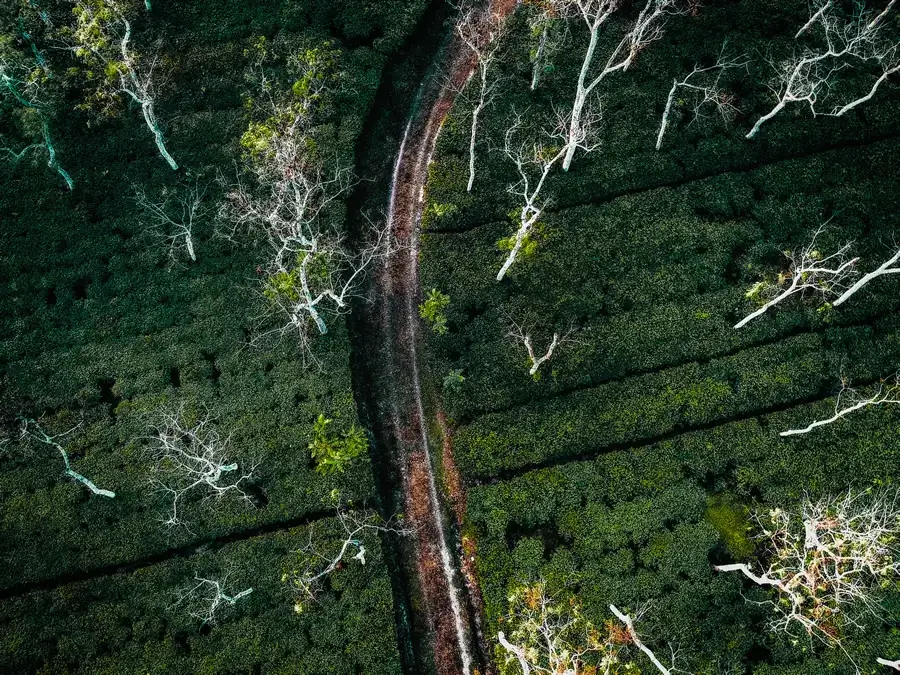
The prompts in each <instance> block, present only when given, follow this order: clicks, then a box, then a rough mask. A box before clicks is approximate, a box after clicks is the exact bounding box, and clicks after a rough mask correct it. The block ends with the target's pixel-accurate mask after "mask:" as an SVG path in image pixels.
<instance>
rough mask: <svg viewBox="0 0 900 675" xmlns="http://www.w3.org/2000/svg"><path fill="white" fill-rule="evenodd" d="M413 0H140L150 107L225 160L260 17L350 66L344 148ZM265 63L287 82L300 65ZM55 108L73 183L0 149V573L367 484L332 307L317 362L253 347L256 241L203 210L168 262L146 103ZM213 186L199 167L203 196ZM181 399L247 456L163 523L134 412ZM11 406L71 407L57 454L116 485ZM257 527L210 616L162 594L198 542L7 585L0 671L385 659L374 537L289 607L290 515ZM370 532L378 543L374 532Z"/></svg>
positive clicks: (221, 163)
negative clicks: (95, 116) (325, 437)
mask: <svg viewBox="0 0 900 675" xmlns="http://www.w3.org/2000/svg"><path fill="white" fill-rule="evenodd" d="M42 5H46V7H47V9H48V11H49V12H50V16H51V19H52V21H53V23H54V25H56V26H62V25H65V24H66V23H67V22H70V21H71V4H70V3H68V2H50V1H48V2H46V3H42ZM424 6H425V2H424V1H423V0H402V1H398V2H390V3H375V4H373V3H368V2H355V1H353V0H351V1H349V2H342V3H333V2H320V1H314V0H310V1H308V2H305V1H302V0H301V1H300V2H293V1H292V2H281V1H280V0H271V1H270V0H263V2H259V3H246V2H242V1H240V2H238V1H235V2H231V1H230V0H226V1H225V2H215V3H211V2H183V1H180V0H179V1H176V0H170V1H169V0H158V1H157V2H154V3H153V11H152V12H150V13H146V12H145V11H144V9H143V5H142V3H141V6H140V12H138V14H137V17H136V19H135V23H134V40H135V46H136V48H139V49H140V50H142V52H144V53H153V51H154V50H155V48H156V47H155V43H156V40H157V39H160V47H159V50H160V51H159V61H158V63H157V67H158V71H157V72H158V74H159V76H160V77H159V79H158V82H159V83H160V91H159V96H158V99H157V105H158V116H159V119H160V120H164V121H166V122H167V125H166V129H165V133H166V140H167V144H168V145H169V147H170V149H171V150H172V153H173V154H174V155H176V156H177V157H178V158H179V160H180V161H181V162H182V164H183V165H184V167H185V169H186V171H187V174H188V178H190V179H193V177H194V176H195V175H199V176H202V177H203V178H205V179H211V178H212V177H213V176H214V174H215V172H216V170H221V171H223V172H225V173H226V174H228V173H231V171H232V169H231V168H230V167H231V166H232V162H233V160H235V159H238V158H239V157H240V155H241V153H242V148H241V145H240V139H241V134H242V133H243V132H244V131H245V130H246V128H247V125H248V122H249V120H248V117H247V113H246V111H245V110H244V109H243V101H244V97H245V95H246V93H247V92H246V91H245V88H247V87H248V86H249V85H246V84H245V83H244V82H243V80H242V77H241V74H242V73H244V71H245V69H246V68H247V66H248V65H249V63H250V62H251V61H252V58H253V56H252V53H249V50H248V44H249V45H251V46H252V44H251V42H250V41H251V39H252V38H253V36H259V35H264V36H266V37H267V45H268V48H269V49H271V50H272V51H273V52H275V53H277V54H278V55H279V58H281V59H282V61H281V62H282V65H283V60H284V57H285V55H286V54H288V53H290V52H291V51H292V50H296V49H298V48H301V47H306V48H309V45H315V44H328V45H329V46H330V48H333V50H334V52H335V53H336V54H337V55H336V56H335V58H336V59H338V60H339V62H340V66H341V71H342V72H343V73H344V74H345V81H344V82H343V88H342V93H341V94H340V96H339V100H338V101H336V103H335V106H336V107H337V108H339V110H340V113H341V114H340V116H339V119H336V120H333V123H332V124H331V127H330V128H329V138H330V139H331V140H330V142H329V145H328V150H329V152H332V153H335V155H338V156H340V157H341V158H344V159H349V160H350V161H352V159H353V157H354V155H355V151H356V147H355V146H356V142H357V139H358V138H359V136H360V133H361V132H362V130H363V124H364V122H365V119H366V117H367V116H368V115H369V114H370V111H371V107H372V104H373V101H374V97H375V92H376V89H377V87H378V85H379V82H380V78H381V75H382V70H383V68H384V66H385V64H386V63H387V59H388V57H389V56H390V55H391V54H392V52H393V51H394V50H395V49H396V48H397V47H399V46H400V44H401V43H402V42H403V40H404V39H405V37H406V35H407V32H408V31H409V30H410V29H411V27H412V26H413V25H415V22H416V20H417V18H418V16H419V15H420V13H421V11H422V10H423V9H424ZM6 9H7V8H6V7H4V8H3V10H2V11H0V19H2V20H4V21H5V19H6V18H7V17H6ZM35 34H36V35H37V32H35ZM15 46H16V48H22V47H26V45H24V44H18V43H17V44H16V45H15ZM67 58H68V57H67V55H66V54H65V53H64V52H57V51H54V52H53V53H52V55H51V56H49V57H48V61H49V62H50V65H51V66H52V67H53V68H54V69H55V72H61V73H65V71H66V68H67V67H68V65H70V64H69V62H68V61H67ZM276 75H277V76H278V77H282V76H283V79H284V80H285V81H287V85H286V89H285V91H290V87H291V84H293V83H295V82H296V80H293V81H289V80H290V78H289V77H287V75H289V74H288V73H284V72H282V71H278V72H277V74H276ZM56 81H57V82H59V84H60V86H61V87H62V89H63V91H64V92H65V100H66V101H68V102H72V101H77V100H80V96H81V94H83V92H82V91H80V89H79V87H80V84H79V83H78V82H77V81H76V79H74V78H66V79H63V78H59V79H58V80H56ZM57 98H60V97H57ZM57 98H54V99H53V101H54V103H56V102H57ZM4 105H6V104H3V103H0V134H3V135H4V141H9V142H10V143H11V144H12V145H16V144H17V143H18V142H19V141H20V140H23V139H22V133H23V130H22V129H21V128H20V126H18V125H13V124H11V123H10V119H11V118H10V117H9V116H8V115H7V112H8V108H7V107H2V106H4ZM60 105H62V104H60ZM52 112H54V113H55V112H59V113H60V115H59V116H58V122H57V124H56V127H55V128H54V139H55V140H56V141H57V145H58V148H57V150H58V151H59V153H60V157H66V159H67V160H68V161H67V164H66V169H67V170H69V172H70V173H71V174H72V175H73V178H75V182H76V190H75V191H74V192H73V193H65V192H64V191H63V188H64V186H63V185H62V184H61V183H60V182H58V181H57V177H56V176H54V175H53V174H50V173H49V172H47V170H46V167H43V166H38V167H31V166H29V165H28V164H27V163H24V162H20V163H18V164H17V165H12V164H10V163H7V162H0V213H2V214H3V215H2V221H3V224H2V227H0V288H2V290H0V315H2V317H3V319H2V321H0V404H2V413H3V414H2V418H0V422H2V423H3V428H2V436H0V439H6V438H9V437H11V438H12V440H11V441H10V442H9V443H6V444H5V445H4V446H3V452H2V454H0V514H2V516H0V568H2V569H3V575H2V580H0V587H2V588H4V589H9V588H10V587H14V586H17V585H18V584H23V583H31V582H42V581H46V580H52V579H55V578H58V577H60V576H63V575H77V574H79V573H87V574H90V573H91V572H92V571H96V570H97V569H99V568H102V567H104V566H113V567H114V566H116V565H120V564H123V563H124V564H127V563H133V562H136V561H141V560H145V559H148V558H150V557H160V558H165V557H166V552H167V551H170V550H182V551H187V550H190V547H191V546H193V545H194V544H199V543H201V542H205V541H215V540H217V538H222V537H237V538H239V537H241V536H243V534H242V533H245V534H246V533H247V531H248V530H249V529H252V528H277V527H278V524H279V523H291V522H298V521H301V520H302V519H304V518H305V517H308V516H314V515H317V514H321V512H322V511H323V510H325V509H327V508H328V507H327V506H326V505H327V504H329V503H330V501H329V496H330V495H331V494H332V493H333V492H334V491H335V490H337V491H339V492H340V494H341V495H342V496H343V497H344V498H346V499H348V500H352V501H353V502H354V503H357V504H362V503H365V502H367V501H371V500H372V499H373V495H374V485H373V481H372V472H371V467H370V466H369V465H368V463H367V462H366V461H362V460H363V458H364V456H365V452H364V451H365V447H366V444H365V437H364V435H363V432H362V430H361V429H360V428H359V427H358V426H356V422H357V408H356V404H355V401H354V400H353V396H352V392H351V382H350V371H349V342H348V339H347V332H346V329H345V327H344V325H343V323H342V322H338V323H335V325H334V326H333V330H330V331H329V333H328V335H326V336H323V337H322V338H321V339H320V340H318V341H317V343H316V347H315V350H316V351H315V356H316V357H317V359H319V361H320V363H321V370H317V369H308V368H304V367H303V364H302V362H301V359H300V355H299V353H298V349H297V348H296V345H295V344H293V343H292V342H291V340H290V338H289V337H285V338H284V339H283V340H281V341H277V342H276V341H272V342H269V343H267V344H266V345H265V346H264V347H262V348H258V347H251V346H250V345H249V344H248V342H249V341H250V339H251V338H252V337H253V336H254V335H255V334H256V333H255V331H256V330H257V328H258V326H257V317H259V316H260V314H262V313H264V311H265V306H266V304H265V303H266V301H265V299H264V298H263V297H261V295H262V294H261V293H260V292H259V279H258V274H257V272H256V269H257V266H258V265H260V263H261V262H263V261H264V256H265V252H264V251H263V250H262V249H261V248H259V247H257V246H254V245H242V246H234V245H232V244H230V243H228V242H226V241H224V240H223V239H221V238H218V237H216V236H214V232H213V229H212V224H211V223H210V222H207V223H204V224H202V225H201V226H200V227H198V228H197V230H195V232H194V240H195V245H196V247H197V257H198V261H197V263H196V264H193V265H190V266H182V265H179V264H175V265H171V264H170V262H169V260H168V256H167V254H166V251H165V249H164V248H160V247H157V246H155V245H154V242H153V241H152V238H150V237H148V236H147V235H146V232H145V228H144V225H143V223H142V217H141V212H140V209H139V208H138V207H137V206H136V204H135V203H134V201H133V199H132V195H133V190H132V183H136V184H139V185H140V186H142V187H143V188H145V189H146V191H147V192H148V194H157V193H159V192H160V191H161V190H162V189H163V188H166V187H172V186H173V185H174V184H175V183H177V182H178V181H179V177H178V176H177V175H173V174H172V172H171V171H170V170H169V169H168V168H167V167H166V166H165V163H164V162H162V160H161V159H160V158H159V156H158V154H157V153H156V149H155V147H154V145H153V140H152V137H150V135H149V134H147V133H146V129H145V128H144V126H143V122H142V121H141V119H140V116H139V115H122V116H117V117H115V118H112V119H106V120H101V121H97V120H89V118H88V116H87V115H86V114H85V113H84V112H72V111H71V110H66V109H65V108H60V110H59V111H56V110H54V111H52ZM62 113H65V114H62ZM220 199H221V194H220V190H218V188H216V187H214V186H211V187H210V189H209V192H208V200H209V202H210V204H217V203H218V201H219V200H220ZM344 215H345V209H344V208H343V207H341V208H336V209H334V213H333V214H331V216H332V220H331V221H330V222H329V225H330V226H333V227H334V228H335V230H336V231H338V232H340V231H341V230H342V229H343V227H344V223H343V219H344ZM180 402H185V403H186V404H187V405H188V406H190V407H191V408H193V409H198V410H199V409H207V410H209V411H210V412H211V415H212V416H213V418H214V421H215V423H216V425H217V428H219V429H220V430H222V432H223V434H227V433H229V432H231V433H232V434H233V435H232V443H231V445H232V448H233V449H234V458H233V461H235V462H237V463H238V464H239V465H241V466H249V465H251V464H256V465H257V468H256V471H255V476H256V477H255V479H254V480H253V483H252V487H251V489H250V490H249V493H250V501H249V502H243V501H240V500H223V501H221V502H219V503H217V504H214V505H211V504H208V503H200V502H199V501H197V500H191V501H190V502H186V503H185V505H184V506H185V509H186V511H185V515H186V520H187V521H188V522H189V523H190V529H186V528H182V529H175V530H170V531H167V530H166V529H165V528H164V527H163V525H162V524H161V522H160V520H161V519H162V518H163V517H164V515H165V511H166V499H165V496H164V495H160V494H154V493H153V489H152V487H151V486H150V485H149V478H150V475H149V471H150V468H151V466H152V462H151V461H150V458H149V457H148V455H147V453H146V452H145V449H146V445H147V442H146V440H144V439H143V438H142V436H144V435H146V434H147V433H148V431H149V429H148V424H147V416H148V415H150V414H152V413H153V412H154V411H156V410H158V409H159V408H161V407H167V406H177V405H178V404H179V403H180ZM18 414H23V415H27V416H30V417H33V418H40V419H41V421H42V424H43V425H44V427H45V428H46V430H47V431H48V433H51V434H55V433H60V432H62V431H65V430H68V429H70V428H72V427H76V426H77V429H76V430H75V431H74V432H73V433H72V434H70V435H69V436H67V437H66V448H67V451H68V452H69V455H70V457H71V461H72V465H73V467H74V468H75V469H76V470H78V471H80V472H81V473H83V474H85V475H86V476H89V477H90V478H91V479H92V480H94V481H95V482H96V483H97V484H98V485H102V486H103V487H106V485H105V483H108V484H109V489H112V490H115V492H116V497H115V499H102V498H100V499H98V498H92V497H91V496H90V495H89V494H88V492H87V490H86V489H85V488H84V487H83V486H81V485H79V484H77V483H75V482H74V481H72V480H70V479H68V478H66V477H65V476H64V475H63V474H62V462H61V460H60V458H59V455H58V453H56V454H54V452H49V451H47V452H45V451H44V450H45V449H44V448H41V447H37V446H33V447H31V448H30V449H29V448H26V447H25V446H24V445H23V444H21V443H19V442H17V441H16V440H15V432H16V430H15V426H14V424H7V422H13V420H14V418H15V416H16V415H18ZM320 415H324V416H325V418H328V419H334V420H335V423H334V426H335V427H338V430H339V431H341V432H344V433H345V435H347V437H348V442H349V443H350V445H352V446H353V447H352V448H351V450H352V451H351V453H350V454H352V455H354V456H359V459H358V460H357V461H354V462H351V463H349V464H348V465H347V466H346V467H345V468H344V470H343V471H342V472H340V473H336V474H334V475H327V476H323V475H320V474H319V473H317V472H316V466H315V462H314V461H313V460H312V458H311V457H310V453H309V449H308V446H309V444H310V443H311V442H312V441H313V439H314V437H315V429H314V425H315V423H316V420H317V419H318V418H319V416H320ZM348 430H349V431H348ZM342 442H343V441H342ZM200 496H202V495H199V494H198V497H200ZM211 507H213V508H211ZM317 536H319V535H317ZM273 541H277V542H279V543H278V544H277V545H273V547H274V548H273V549H272V550H268V549H266V547H265V546H263V549H262V550H260V551H257V550H256V549H255V548H254V547H255V546H256V544H255V543H254V542H256V540H252V541H248V542H245V543H242V544H236V545H235V546H234V547H231V548H228V549H226V550H223V551H221V560H219V562H220V563H221V567H222V568H225V567H227V565H228V564H229V563H230V562H232V558H234V559H235V560H236V561H237V562H235V564H237V565H238V566H240V567H241V570H242V572H243V573H244V574H243V579H244V580H246V581H247V585H252V586H254V588H255V591H254V593H253V594H252V596H250V598H249V599H248V600H247V604H242V605H239V606H238V607H237V608H236V610H235V612H234V614H233V617H234V619H233V620H234V622H235V623H233V624H228V625H227V626H226V625H222V626H218V627H216V628H214V629H213V630H212V632H210V633H208V634H207V633H205V632H204V633H203V634H200V633H198V632H197V626H190V625H188V622H187V621H181V622H179V621H180V620H175V619H170V618H168V616H167V615H166V614H165V613H164V609H165V607H166V606H168V604H170V602H171V601H172V597H171V596H170V592H171V591H174V590H177V588H176V587H177V586H181V585H183V582H184V581H185V580H188V581H189V580H190V578H191V576H192V574H193V568H192V567H190V569H189V566H190V565H193V562H194V561H195V560H196V561H197V562H198V563H200V562H203V561H204V560H206V558H205V557H203V556H200V557H197V556H193V557H191V558H189V559H186V560H181V559H178V558H176V559H175V560H173V561H171V562H167V563H164V564H162V565H160V566H151V567H147V568H146V569H141V570H140V571H138V572H136V573H134V574H133V575H131V576H127V577H126V576H121V577H113V578H112V579H111V580H110V579H101V580H98V581H96V582H91V583H87V584H84V585H81V586H72V585H64V586H62V587H61V588H60V589H59V590H58V591H53V592H52V593H47V594H37V595H35V594H32V595H29V596H25V597H20V598H13V599H10V600H5V601H4V602H3V603H0V616H2V617H3V619H2V620H0V625H2V626H3V628H2V629H0V633H2V634H3V638H0V639H3V640H6V641H5V642H4V646H3V651H2V653H0V671H3V672H7V671H9V672H19V671H32V672H34V671H37V670H38V669H39V668H40V667H41V665H42V664H44V663H46V672H60V673H62V672H110V673H113V672H114V673H123V672H185V673H187V672H192V673H195V672H196V673H199V672H218V673H223V672H253V670H254V668H256V667H258V666H259V667H262V668H263V669H272V670H279V669H280V671H281V672H303V673H311V672H335V673H354V672H367V673H368V672H373V673H396V672H397V671H398V670H399V665H398V663H397V660H398V657H397V646H396V639H395V634H394V630H393V626H392V619H393V610H392V599H391V594H390V589H389V586H388V581H387V577H386V571H385V567H384V564H383V561H382V560H381V557H380V554H378V553H373V557H372V559H371V561H367V562H368V563H369V564H367V565H366V566H365V568H361V569H360V570H351V569H348V570H346V571H343V572H341V573H339V574H338V575H336V576H335V578H334V579H333V581H332V589H333V591H334V592H333V593H331V592H329V593H326V594H325V596H326V597H325V599H324V600H323V602H322V603H321V606H319V607H316V608H310V609H309V610H308V612H307V613H306V614H304V615H303V616H302V617H297V616H296V615H294V613H293V611H292V609H291V608H292V604H293V603H292V600H291V598H290V597H288V596H286V595H285V594H284V592H283V587H282V585H281V584H280V582H279V577H280V574H281V569H282V567H283V563H284V564H286V562H285V561H286V559H287V557H288V555H289V552H290V551H291V550H293V549H295V548H297V547H299V546H300V545H302V544H304V543H305V535H303V534H299V535H297V536H296V537H294V538H291V537H289V536H288V535H286V534H285V535H276V536H275V537H273ZM328 541H330V539H328V538H324V537H323V539H322V540H321V541H318V540H317V543H322V544H327V542H328ZM370 544H371V546H370ZM366 545H367V548H369V549H370V550H373V551H377V549H378V542H377V541H373V542H367V544H366ZM245 548H246V551H244V549H245ZM235 551H238V553H235ZM240 551H244V552H240ZM233 553H234V556H232V554H233ZM236 581H238V583H240V580H237V579H236ZM176 582H177V583H176ZM279 608H280V609H279ZM242 612H246V613H247V614H243V613H242ZM248 616H250V617H251V618H249V619H248V618H247V617H248ZM298 622H299V623H298Z"/></svg>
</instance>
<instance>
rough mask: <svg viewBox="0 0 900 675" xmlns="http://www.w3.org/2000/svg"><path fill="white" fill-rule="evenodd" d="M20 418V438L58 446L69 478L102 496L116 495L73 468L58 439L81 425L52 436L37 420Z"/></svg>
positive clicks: (111, 496) (54, 446)
mask: <svg viewBox="0 0 900 675" xmlns="http://www.w3.org/2000/svg"><path fill="white" fill-rule="evenodd" d="M19 420H20V422H21V428H20V430H19V437H20V438H30V439H33V440H35V441H38V442H39V443H43V444H44V445H49V446H51V447H53V448H56V450H58V451H59V454H60V455H61V456H62V459H63V464H64V465H65V467H66V470H65V474H66V475H67V476H68V477H69V478H72V479H73V480H76V481H78V482H79V483H81V484H82V485H84V486H85V487H86V488H87V489H88V490H90V491H91V492H93V493H94V494H95V495H99V496H100V497H108V498H110V499H112V498H113V497H115V496H116V493H115V492H112V491H111V490H104V489H102V488H99V487H97V486H96V485H95V484H94V482H93V481H92V480H90V479H89V478H86V477H85V476H83V475H82V474H80V473H78V472H77V471H75V469H73V468H72V464H71V462H70V461H69V453H68V452H67V451H66V449H65V448H64V447H63V446H62V445H60V443H59V442H58V441H57V439H58V438H62V437H63V436H67V435H69V434H70V433H72V432H73V431H75V429H77V428H78V427H79V426H81V425H78V426H75V427H73V428H72V429H69V430H68V431H66V432H64V433H62V434H58V435H56V436H50V435H49V434H47V432H46V431H44V430H43V428H41V425H40V424H39V423H38V422H37V421H36V420H33V419H29V418H27V417H21V418H19Z"/></svg>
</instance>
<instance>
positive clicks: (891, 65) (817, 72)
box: [747, 0, 900, 138]
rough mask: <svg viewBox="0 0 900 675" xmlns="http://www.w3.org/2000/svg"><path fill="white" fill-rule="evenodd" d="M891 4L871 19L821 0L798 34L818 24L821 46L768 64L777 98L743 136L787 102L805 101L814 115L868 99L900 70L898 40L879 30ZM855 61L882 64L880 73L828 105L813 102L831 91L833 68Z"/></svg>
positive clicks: (836, 70)
mask: <svg viewBox="0 0 900 675" xmlns="http://www.w3.org/2000/svg"><path fill="white" fill-rule="evenodd" d="M820 2H821V0H820ZM891 5H893V2H891V4H890V5H889V6H888V7H887V8H886V9H885V10H884V12H883V13H882V14H881V15H879V16H878V17H875V18H874V19H871V20H870V19H869V17H870V16H871V14H870V13H867V12H865V11H862V10H859V11H857V12H856V13H855V14H854V16H853V17H852V18H850V19H843V18H841V17H840V16H838V14H837V13H836V11H835V8H834V5H833V3H832V2H831V0H828V1H827V2H825V3H824V4H821V6H820V7H819V9H818V10H816V11H815V12H813V14H812V16H811V17H810V19H809V21H808V22H807V23H806V24H805V25H804V26H803V27H802V28H801V29H800V31H798V33H797V36H798V37H799V36H800V35H802V34H803V33H806V32H810V31H812V30H815V29H816V28H817V27H818V28H819V29H820V30H819V32H820V33H821V34H822V38H823V41H824V46H822V47H819V48H817V49H811V48H805V49H804V50H803V51H801V52H800V53H799V54H795V55H794V56H792V57H791V58H789V59H788V60H786V61H784V62H782V63H780V64H773V67H774V68H775V70H776V72H777V73H778V76H777V78H776V81H775V84H774V85H773V86H772V87H771V89H772V91H773V93H774V94H775V96H776V99H777V102H776V104H775V106H774V107H773V108H772V109H771V110H770V111H769V112H768V113H766V114H765V115H763V116H761V117H760V118H759V119H758V120H757V121H756V123H755V124H754V125H753V128H752V129H751V130H750V132H749V133H748V134H747V138H755V137H756V135H757V134H758V133H759V130H760V128H761V127H762V126H763V124H765V123H766V122H768V121H769V120H771V119H772V118H774V117H775V116H777V115H778V114H779V113H780V112H781V111H782V110H784V109H785V108H786V107H787V106H788V105H790V104H791V103H801V102H802V103H806V104H807V106H808V107H809V109H810V112H812V114H813V116H817V115H825V116H830V117H841V116H843V115H844V114H846V113H847V112H849V111H850V110H853V109H854V108H856V107H857V106H858V105H861V104H862V103H865V102H867V101H869V100H871V99H872V98H873V97H874V96H875V94H876V92H877V91H878V88H879V87H880V86H881V85H882V84H883V83H884V82H885V81H887V79H888V78H889V77H890V76H891V75H893V74H895V73H898V72H900V44H898V43H896V42H893V43H892V42H890V41H886V40H884V39H882V37H881V35H880V34H879V28H880V23H881V19H882V18H883V17H884V15H886V14H887V13H888V12H889V11H890V9H891ZM854 63H859V64H870V65H874V66H876V67H878V68H880V69H881V71H882V72H881V75H880V77H878V79H877V80H876V81H875V83H874V84H873V85H872V87H871V88H870V90H869V92H868V93H867V94H865V95H864V96H862V97H858V98H856V99H854V100H851V101H849V102H847V103H844V104H837V105H834V106H833V107H832V108H831V110H830V111H823V110H820V109H819V108H817V105H818V104H819V103H821V100H820V99H822V100H827V99H829V98H831V97H832V95H833V94H834V92H835V90H836V86H835V83H834V78H835V77H836V76H837V74H838V73H840V72H841V71H842V70H845V69H846V68H850V67H852V65H853V64H854Z"/></svg>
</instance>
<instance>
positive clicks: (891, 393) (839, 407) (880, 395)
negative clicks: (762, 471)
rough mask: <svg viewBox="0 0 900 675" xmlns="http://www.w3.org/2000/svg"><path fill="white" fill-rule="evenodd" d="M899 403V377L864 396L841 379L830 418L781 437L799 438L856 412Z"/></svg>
mask: <svg viewBox="0 0 900 675" xmlns="http://www.w3.org/2000/svg"><path fill="white" fill-rule="evenodd" d="M898 403H900V376H898V375H894V376H893V378H891V379H890V380H888V381H884V380H882V381H881V382H879V383H878V386H877V387H876V388H875V390H874V392H872V393H871V394H870V395H868V396H866V395H864V394H861V393H860V392H858V391H857V390H856V389H853V388H852V387H851V386H850V383H849V381H848V380H846V379H843V378H842V379H841V390H840V392H838V395H837V398H836V399H835V402H834V414H833V415H832V416H831V417H828V418H825V419H821V420H816V421H814V422H811V423H810V424H808V425H807V426H805V427H803V428H802V429H789V430H788V431H782V432H781V434H779V435H781V436H799V435H801V434H808V433H809V432H810V431H812V430H814V429H818V428H819V427H824V426H827V425H829V424H833V423H835V422H837V421H838V420H841V419H843V418H844V417H846V416H847V415H850V414H852V413H854V412H856V411H857V410H862V409H863V408H868V407H871V406H880V405H895V404H898Z"/></svg>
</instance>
